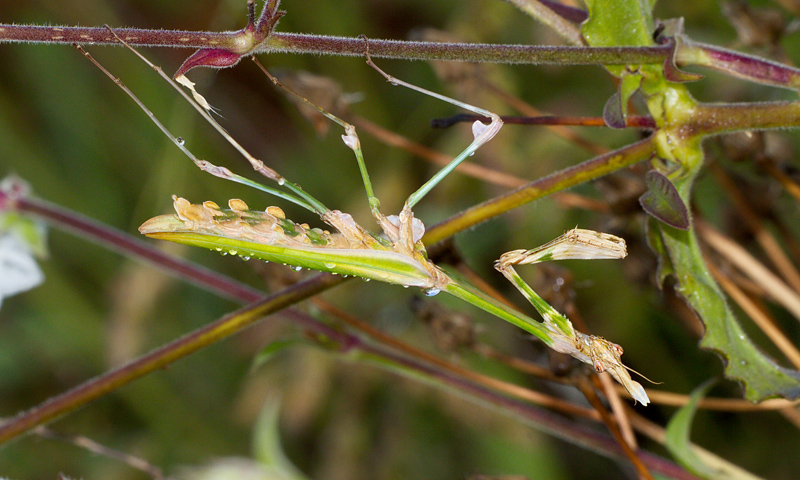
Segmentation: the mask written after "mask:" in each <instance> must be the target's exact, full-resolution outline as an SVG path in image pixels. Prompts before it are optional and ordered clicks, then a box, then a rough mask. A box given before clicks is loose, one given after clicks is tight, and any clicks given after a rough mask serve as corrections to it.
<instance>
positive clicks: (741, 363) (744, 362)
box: [739, 360, 747, 367]
mask: <svg viewBox="0 0 800 480" xmlns="http://www.w3.org/2000/svg"><path fill="white" fill-rule="evenodd" d="M739 364H740V365H741V366H743V367H746V366H747V360H739Z"/></svg>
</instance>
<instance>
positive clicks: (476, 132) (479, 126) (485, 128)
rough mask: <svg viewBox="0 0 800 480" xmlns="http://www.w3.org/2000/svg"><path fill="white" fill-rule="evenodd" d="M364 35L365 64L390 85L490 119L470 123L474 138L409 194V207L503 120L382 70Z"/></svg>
mask: <svg viewBox="0 0 800 480" xmlns="http://www.w3.org/2000/svg"><path fill="white" fill-rule="evenodd" d="M366 41H367V40H366V37H364V42H365V45H366V47H365V51H364V54H365V55H366V57H367V65H369V66H370V67H372V68H374V69H375V70H377V71H378V73H380V74H381V75H383V77H384V78H386V80H387V81H388V82H389V83H391V84H392V85H402V86H404V87H406V88H410V89H411V90H415V91H417V92H420V93H423V94H425V95H428V96H430V97H433V98H438V99H439V100H442V101H443V102H447V103H450V104H452V105H455V106H457V107H461V108H463V109H465V110H469V111H471V112H475V113H477V114H478V115H483V116H485V117H488V118H489V119H491V121H490V122H489V124H488V125H486V124H484V123H482V122H481V121H480V120H476V121H475V123H473V124H472V135H473V136H474V137H475V139H474V140H473V141H472V143H470V144H469V146H467V148H465V149H464V151H462V152H461V153H459V154H458V156H456V157H455V158H454V159H453V160H452V161H451V162H450V163H449V164H447V165H446V166H445V167H444V168H442V169H441V170H440V171H439V172H438V173H436V174H435V175H434V176H433V177H431V179H430V180H428V181H427V182H425V184H424V185H422V186H421V187H420V188H419V189H418V190H417V191H416V192H414V193H412V194H411V195H409V197H408V199H407V200H406V203H407V204H408V206H409V207H413V206H414V205H416V204H417V202H419V201H420V200H422V198H423V197H425V195H427V194H428V192H430V191H431V190H432V189H433V187H435V186H436V185H437V184H438V183H439V182H441V181H442V180H443V179H444V178H445V177H446V176H447V175H449V174H450V172H452V171H453V170H455V168H456V167H458V166H459V165H460V164H461V162H463V161H464V160H465V159H466V158H467V157H469V156H471V155H473V154H474V153H475V151H476V150H478V149H479V148H480V147H481V146H482V145H483V144H484V143H486V142H488V141H489V140H491V139H492V138H494V136H495V135H496V134H497V132H499V131H500V128H501V127H502V126H503V120H501V119H500V117H499V116H498V115H497V114H494V113H492V112H490V111H488V110H484V109H482V108H478V107H475V106H473V105H470V104H468V103H464V102H460V101H458V100H455V99H453V98H450V97H447V96H444V95H441V94H438V93H436V92H431V91H430V90H425V89H424V88H421V87H418V86H416V85H412V84H410V83H407V82H404V81H402V80H400V79H397V78H395V77H393V76H391V75H389V74H388V73H386V72H384V71H383V70H381V69H380V67H378V66H377V65H375V63H373V62H372V58H371V57H370V56H369V45H368V44H366Z"/></svg>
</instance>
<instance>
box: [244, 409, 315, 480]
mask: <svg viewBox="0 0 800 480" xmlns="http://www.w3.org/2000/svg"><path fill="white" fill-rule="evenodd" d="M279 414H280V402H279V401H278V400H277V398H275V397H269V398H268V399H267V401H266V403H265V405H264V408H262V409H261V413H260V414H259V415H258V420H257V421H256V424H255V429H254V432H253V457H254V458H255V459H256V460H258V461H259V462H260V463H261V464H262V465H263V466H264V467H267V468H268V469H269V473H270V476H269V477H267V478H269V479H274V480H305V479H307V478H308V477H306V476H305V475H303V472H301V471H300V470H299V469H298V468H297V467H296V466H295V465H294V464H293V463H292V462H291V461H290V460H289V459H288V458H287V457H286V454H284V453H283V448H282V446H281V438H280V428H279V427H280V425H279V420H280V415H279Z"/></svg>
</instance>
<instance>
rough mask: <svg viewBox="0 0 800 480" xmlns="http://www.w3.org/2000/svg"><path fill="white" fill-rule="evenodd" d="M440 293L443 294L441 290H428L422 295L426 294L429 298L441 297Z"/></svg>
mask: <svg viewBox="0 0 800 480" xmlns="http://www.w3.org/2000/svg"><path fill="white" fill-rule="evenodd" d="M439 292H441V290H439V289H438V288H426V289H424V290H423V291H422V293H424V294H425V295H426V296H428V297H433V296H436V295H439Z"/></svg>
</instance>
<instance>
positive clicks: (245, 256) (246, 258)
mask: <svg viewBox="0 0 800 480" xmlns="http://www.w3.org/2000/svg"><path fill="white" fill-rule="evenodd" d="M241 259H242V260H244V261H247V260H250V257H249V256H247V255H244V256H242V257H241Z"/></svg>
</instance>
